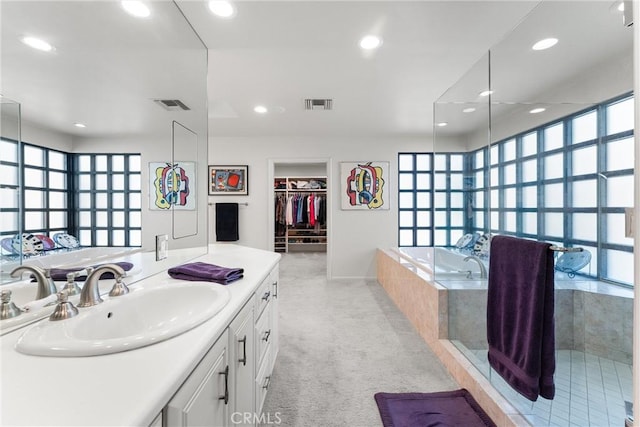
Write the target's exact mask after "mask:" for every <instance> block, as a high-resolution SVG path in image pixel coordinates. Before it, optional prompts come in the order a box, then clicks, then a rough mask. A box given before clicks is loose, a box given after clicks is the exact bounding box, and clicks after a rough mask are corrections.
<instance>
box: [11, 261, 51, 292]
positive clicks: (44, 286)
mask: <svg viewBox="0 0 640 427" xmlns="http://www.w3.org/2000/svg"><path fill="white" fill-rule="evenodd" d="M25 272H29V273H31V275H32V276H33V277H35V278H36V282H37V283H38V291H37V292H36V299H37V300H38V299H42V298H46V297H48V296H49V295H52V294H55V293H56V292H58V289H57V288H56V284H55V283H54V282H53V279H52V278H51V274H50V270H45V269H43V268H40V267H38V266H35V265H21V266H20V267H16V268H14V269H13V271H12V272H11V277H15V278H18V277H20V276H22V273H25Z"/></svg>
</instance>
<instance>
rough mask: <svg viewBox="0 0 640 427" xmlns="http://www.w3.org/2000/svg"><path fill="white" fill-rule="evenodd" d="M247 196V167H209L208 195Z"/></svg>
mask: <svg viewBox="0 0 640 427" xmlns="http://www.w3.org/2000/svg"><path fill="white" fill-rule="evenodd" d="M225 194H226V195H229V194H233V195H236V196H238V195H239V196H246V195H247V194H249V166H209V195H212V196H218V195H225Z"/></svg>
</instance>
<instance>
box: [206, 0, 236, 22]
mask: <svg viewBox="0 0 640 427" xmlns="http://www.w3.org/2000/svg"><path fill="white" fill-rule="evenodd" d="M209 10H210V11H211V13H213V14H214V15H216V16H219V17H220V18H232V17H233V16H234V15H235V14H236V8H235V7H233V5H232V4H231V3H230V2H228V1H218V0H212V1H210V2H209Z"/></svg>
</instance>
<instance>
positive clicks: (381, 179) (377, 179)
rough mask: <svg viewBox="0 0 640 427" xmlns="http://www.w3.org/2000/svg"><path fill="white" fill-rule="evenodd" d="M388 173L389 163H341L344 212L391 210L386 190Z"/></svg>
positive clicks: (341, 203)
mask: <svg viewBox="0 0 640 427" xmlns="http://www.w3.org/2000/svg"><path fill="white" fill-rule="evenodd" d="M388 173H389V162H373V161H371V162H341V163H340V181H341V183H340V187H341V192H342V194H341V195H340V201H341V202H340V207H341V208H342V210H384V209H389V203H388V202H387V200H386V192H387V190H386V189H385V182H386V179H387V174H388Z"/></svg>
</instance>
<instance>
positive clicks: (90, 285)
mask: <svg viewBox="0 0 640 427" xmlns="http://www.w3.org/2000/svg"><path fill="white" fill-rule="evenodd" d="M107 272H111V273H113V276H114V277H115V279H116V284H115V285H114V286H113V287H114V289H116V288H117V289H118V290H119V291H118V293H117V295H124V294H126V293H127V292H128V291H129V289H128V288H127V287H126V285H125V284H124V283H122V278H123V277H124V276H125V274H126V273H125V271H124V270H123V269H122V267H120V266H119V265H117V264H105V265H101V266H100V267H96V268H95V269H94V270H93V271H92V272H91V273H90V274H89V275H88V276H87V280H85V282H84V285H83V286H82V292H80V302H79V303H78V307H91V306H93V305H97V304H100V303H101V302H102V298H100V287H99V285H98V283H99V281H100V276H102V275H103V274H104V273H107ZM123 288H124V289H125V290H126V291H123ZM112 293H113V290H112ZM109 295H111V296H117V295H112V294H111V293H110V294H109Z"/></svg>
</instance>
